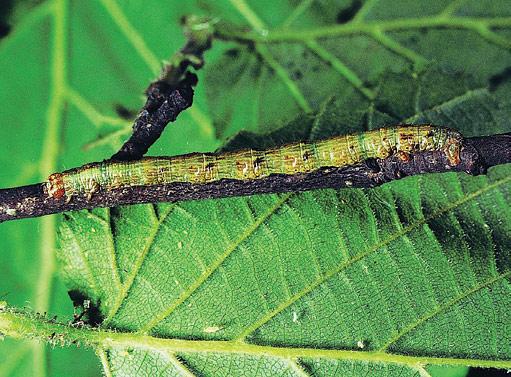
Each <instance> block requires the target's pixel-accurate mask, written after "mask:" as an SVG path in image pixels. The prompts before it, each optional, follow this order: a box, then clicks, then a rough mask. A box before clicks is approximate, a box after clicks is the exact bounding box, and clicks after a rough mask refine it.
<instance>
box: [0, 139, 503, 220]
mask: <svg viewBox="0 0 511 377" xmlns="http://www.w3.org/2000/svg"><path fill="white" fill-rule="evenodd" d="M460 157H461V162H460V163H459V164H458V165H456V166H450V165H449V162H448V161H447V159H446V154H445V153H444V152H443V151H435V152H422V153H417V154H414V155H412V156H411V158H410V159H409V161H403V160H402V159H400V158H399V157H397V156H392V157H389V158H387V159H384V160H367V161H365V162H364V163H361V164H357V165H354V166H349V167H345V168H329V169H323V170H320V171H316V172H312V173H308V174H298V175H273V176H269V177H266V178H264V179H258V180H221V181H217V182H212V183H206V184H191V183H172V184H167V185H159V186H140V187H130V188H121V189H116V190H112V191H108V192H101V191H100V192H97V193H95V194H94V195H93V197H92V198H91V199H90V200H88V199H87V198H86V197H82V196H77V197H73V199H72V201H71V202H69V203H66V202H65V201H64V200H55V199H52V198H49V197H48V195H47V194H46V193H45V192H44V190H43V184H35V185H30V186H24V187H18V188H12V189H4V190H0V221H6V220H14V219H21V218H26V217H36V216H43V215H48V214H52V213H58V212H65V211H73V210H79V209H84V208H89V209H91V208H96V207H114V206H118V205H123V204H135V203H156V202H174V201H182V200H191V199H206V198H221V197H230V196H241V195H253V194H261V193H280V192H289V191H305V190H311V189H318V188H342V187H375V186H378V185H381V184H383V183H386V182H390V181H393V180H396V179H400V178H403V177H406V176H411V175H416V174H423V173H440V172H447V171H460V172H466V173H468V174H472V175H478V174H484V173H485V172H486V170H487V169H488V168H489V167H491V166H495V165H499V164H504V163H510V162H511V133H508V134H502V135H494V136H486V137H475V138H468V139H464V140H463V144H462V151H461V156H460Z"/></svg>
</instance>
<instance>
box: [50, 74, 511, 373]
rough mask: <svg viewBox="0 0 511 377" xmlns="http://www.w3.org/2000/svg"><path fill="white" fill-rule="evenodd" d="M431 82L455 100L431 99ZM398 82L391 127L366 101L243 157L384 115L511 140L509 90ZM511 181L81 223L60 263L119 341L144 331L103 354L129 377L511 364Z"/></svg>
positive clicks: (145, 211)
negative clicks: (506, 134)
mask: <svg viewBox="0 0 511 377" xmlns="http://www.w3.org/2000/svg"><path fill="white" fill-rule="evenodd" d="M431 77H436V78H437V82H438V83H439V84H438V85H437V87H436V89H437V90H438V92H431V91H426V90H425V88H427V86H428V82H429V79H430V78H431ZM381 82H382V83H381V85H380V87H379V93H380V94H379V95H378V97H377V99H376V102H382V103H383V102H385V103H387V107H388V108H391V109H393V111H392V114H388V113H383V112H381V111H380V112H376V113H375V111H374V109H373V107H372V106H371V103H372V102H370V101H367V99H365V98H364V97H363V96H359V95H358V94H356V93H354V94H353V96H352V97H348V98H342V99H332V100H330V101H328V102H327V103H326V104H325V105H324V107H323V109H322V111H321V113H320V114H319V115H318V116H317V117H316V118H315V119H314V120H313V122H312V124H311V123H308V122H306V121H304V122H301V123H300V122H294V123H292V124H291V125H290V126H289V127H288V128H290V129H291V128H292V130H287V129H282V130H279V131H277V132H275V133H274V134H271V135H265V136H262V137H260V136H257V135H249V134H244V135H242V136H240V137H241V140H240V141H237V140H236V139H235V140H233V141H232V144H231V145H238V146H239V145H241V144H245V145H247V143H248V144H251V145H259V146H260V145H262V144H264V143H266V146H267V143H268V140H275V141H276V142H277V143H280V142H285V141H288V140H289V139H290V138H293V136H291V135H298V137H301V138H303V135H304V134H305V135H308V136H309V137H314V138H320V137H325V136H327V135H330V134H332V133H336V132H337V133H339V132H341V131H340V130H341V129H343V126H344V125H345V122H346V121H347V120H346V118H345V117H346V116H348V114H351V115H350V116H349V117H348V119H349V122H351V124H358V125H359V126H358V127H359V129H360V127H363V124H364V122H363V120H364V119H367V117H368V116H369V115H371V116H372V118H373V123H372V126H373V127H378V126H381V125H382V122H384V121H387V120H396V119H401V120H404V119H406V118H410V119H413V120H414V121H416V122H429V121H435V122H437V123H438V122H439V120H440V119H443V123H442V124H444V125H448V126H452V127H457V128H458V129H460V130H462V131H464V132H465V133H467V134H471V133H475V134H478V133H481V132H483V130H485V131H484V132H488V130H495V131H497V130H499V131H502V129H503V128H507V130H509V129H510V125H509V123H508V121H506V120H505V114H507V113H509V111H510V110H511V107H510V106H509V103H507V102H506V100H505V98H506V94H505V93H506V92H507V91H506V92H502V93H499V94H497V93H496V92H490V91H488V90H487V89H483V88H480V89H477V88H474V87H471V86H470V84H468V83H469V82H471V80H467V79H466V78H464V77H463V76H459V75H458V76H452V75H448V74H445V73H442V72H441V71H438V70H429V71H427V72H425V73H424V74H423V75H420V76H418V77H417V76H407V75H395V74H389V75H386V76H384V77H382V80H381ZM453 82H458V83H462V82H466V83H467V84H466V85H458V86H455V85H452V83H453ZM401 92H405V93H409V95H411V97H412V98H414V99H415V100H414V102H415V103H416V107H415V108H416V109H420V110H419V111H418V112H417V113H416V114H414V113H413V110H410V111H408V109H409V107H408V106H407V104H406V102H403V101H398V102H394V101H393V98H400V93H401ZM346 103H350V105H351V107H350V109H349V110H348V109H345V108H344V105H345V104H346ZM417 106H418V107H417ZM422 106H427V107H425V108H423V107H422ZM482 108H484V112H481V109H482ZM353 109H358V111H357V112H355V113H351V112H350V110H353ZM446 119H448V120H446ZM300 125H301V126H300ZM300 127H303V130H304V131H303V132H299V131H298V129H299V128H300ZM297 128H298V129H297ZM292 131H294V133H293V132H292ZM509 173H510V170H509V167H508V166H502V167H498V168H494V169H492V170H490V172H489V174H488V175H487V176H480V177H470V176H467V175H465V174H454V173H452V174H441V175H429V176H423V177H413V178H408V179H404V180H402V181H398V182H393V183H391V184H387V185H385V186H383V187H380V188H377V189H372V190H359V189H345V190H316V191H311V192H305V193H300V194H293V193H290V194H282V195H259V196H253V197H245V198H231V199H221V200H203V201H192V202H185V203H179V204H160V205H142V206H131V207H120V208H115V209H111V210H107V209H97V210H94V211H92V212H87V211H85V212H79V213H72V214H68V215H67V219H66V221H65V222H64V223H63V224H62V227H61V231H60V234H61V237H60V238H61V241H62V251H61V253H60V257H61V261H62V265H63V267H64V276H65V278H66V281H67V282H68V286H69V288H70V289H72V290H75V291H79V292H82V294H83V295H84V296H86V297H87V298H88V299H90V300H92V302H93V303H94V305H96V306H98V307H99V311H100V312H101V313H102V315H103V324H102V326H103V327H109V328H114V329H117V330H119V331H123V332H128V333H131V334H132V335H131V336H132V337H131V339H132V343H131V344H130V346H129V347H128V348H115V347H114V348H109V347H106V348H105V349H104V350H103V351H104V352H106V356H105V361H104V363H105V365H108V368H109V370H110V371H111V372H112V374H113V375H136V373H141V372H140V371H142V370H143V371H145V372H144V373H149V372H148V371H149V370H153V369H154V370H159V371H165V373H166V374H167V375H176V376H177V375H180V373H181V374H182V373H184V372H179V371H180V370H186V373H188V375H194V374H195V375H201V376H218V375H234V376H235V375H247V376H258V375H286V376H287V375H289V376H303V375H314V376H331V375H353V376H357V375H361V374H362V373H365V372H364V371H365V370H372V371H373V374H372V375H378V376H379V375H381V376H397V375H410V376H413V375H417V376H419V375H425V373H427V372H426V369H424V368H425V367H427V365H428V364H430V363H433V364H437V363H445V364H449V363H455V364H456V363H459V364H462V365H463V364H465V365H488V364H486V363H490V364H489V365H493V366H501V367H503V366H506V365H507V363H509V362H508V361H506V360H509V357H510V354H509V350H510V348H509V347H502V346H501V345H503V344H508V339H509V337H510V336H511V334H510V333H509V331H508V328H507V326H504V325H503V324H505V323H508V322H509V321H510V320H511V318H510V317H509V310H508V309H509V307H510V305H511V302H510V299H509V297H510V296H509V290H510V285H509V282H510V276H511V270H510V268H509V261H510V257H511V256H510V251H511V247H510V245H511V238H510V234H511V209H510V208H509V204H508V203H509V199H510V194H511V191H510V188H511V179H510V176H509ZM146 334H148V335H150V336H152V337H154V339H157V341H156V342H155V343H152V345H150V344H149V343H148V342H149V341H148V340H147V339H146V338H145V337H144V335H146ZM179 340H187V342H185V343H179ZM403 355H405V356H406V357H405V359H402V358H401V357H402V356H403ZM453 359H456V360H457V361H453ZM499 360H500V361H499ZM367 368H368V369H367ZM334 370H335V371H336V372H335V373H336V374H333V372H332V371H334ZM135 371H137V372H135ZM186 373H185V375H186Z"/></svg>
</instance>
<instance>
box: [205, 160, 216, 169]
mask: <svg viewBox="0 0 511 377" xmlns="http://www.w3.org/2000/svg"><path fill="white" fill-rule="evenodd" d="M214 167H215V164H214V163H213V162H210V163H208V164H207V165H206V171H211V170H213V168H214Z"/></svg>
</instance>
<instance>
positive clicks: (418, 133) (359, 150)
mask: <svg viewBox="0 0 511 377" xmlns="http://www.w3.org/2000/svg"><path fill="white" fill-rule="evenodd" d="M462 140H463V137H462V136H461V134H460V133H459V132H457V131H455V130H452V129H448V128H444V127H435V126H431V125H418V126H408V125H403V126H393V127H388V128H380V129H376V130H372V131H367V132H363V133H360V134H352V135H344V136H338V137H333V138H330V139H326V140H322V141H318V142H314V143H293V144H288V145H285V146H282V147H280V148H273V149H268V150H265V151H258V150H253V149H246V150H240V151H236V152H230V153H219V154H213V153H210V154H208V153H193V154H187V155H183V156H176V157H145V158H142V159H141V160H137V161H128V162H113V161H105V162H100V163H92V164H88V165H84V166H82V167H80V168H77V169H72V170H68V171H65V172H63V173H54V174H52V175H50V177H49V178H48V182H46V183H45V184H44V187H45V191H46V193H47V195H48V196H49V197H50V198H54V199H61V198H65V200H67V201H70V200H71V199H72V197H73V196H76V195H85V196H87V197H88V198H89V199H90V198H91V197H92V195H94V193H96V192H99V191H109V190H113V189H119V188H126V187H134V186H151V185H165V184H171V183H176V182H186V183H192V184H205V183H210V182H214V181H219V180H222V179H234V180H256V179H261V178H264V177H268V176H269V175H272V174H284V175H293V174H304V173H311V172H314V171H316V170H318V169H322V168H327V167H335V168H340V167H346V166H349V165H353V164H357V163H360V162H362V161H364V160H367V159H369V158H377V159H385V158H388V157H390V156H392V155H397V156H399V157H400V158H402V159H403V160H406V159H408V155H409V154H413V153H418V152H426V151H443V152H444V153H445V155H446V157H447V159H448V161H449V163H450V164H451V165H452V166H454V165H457V164H459V163H460V150H461V143H462Z"/></svg>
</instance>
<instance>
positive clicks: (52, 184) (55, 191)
mask: <svg viewBox="0 0 511 377" xmlns="http://www.w3.org/2000/svg"><path fill="white" fill-rule="evenodd" d="M45 186H46V192H47V193H48V196H49V197H50V198H53V199H60V198H62V197H63V196H64V195H65V194H66V190H65V189H64V179H63V174H61V173H54V174H52V175H50V176H49V177H48V182H46V183H45Z"/></svg>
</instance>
